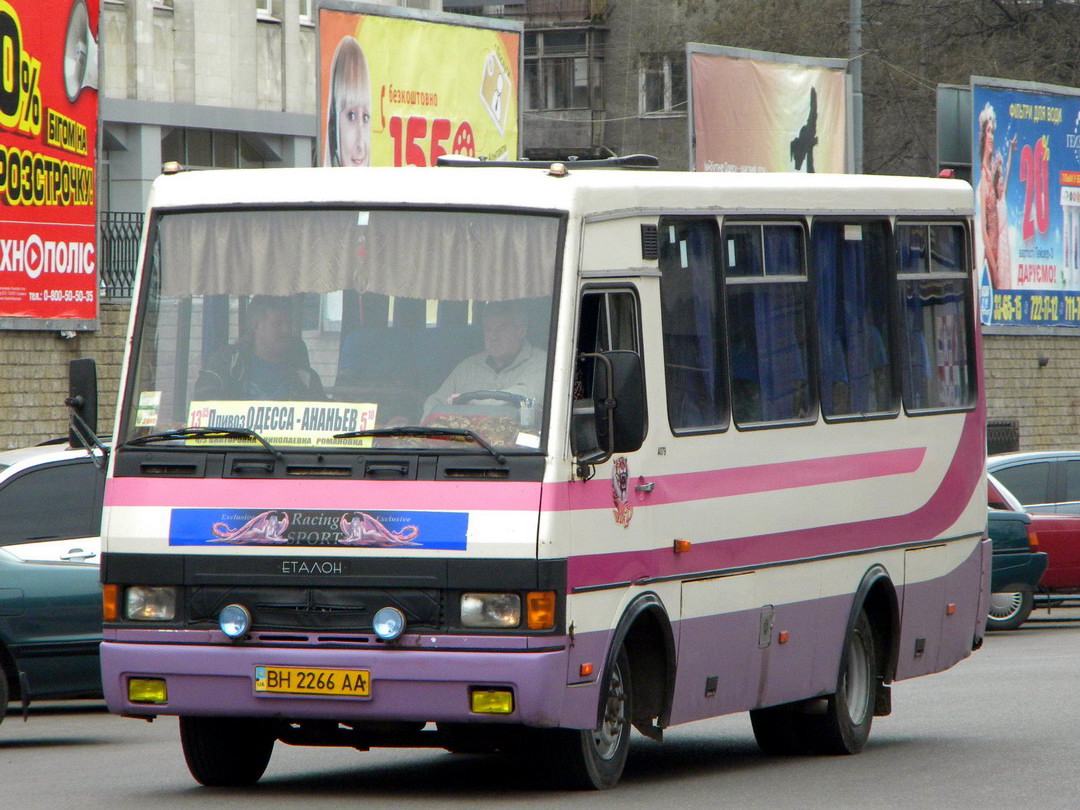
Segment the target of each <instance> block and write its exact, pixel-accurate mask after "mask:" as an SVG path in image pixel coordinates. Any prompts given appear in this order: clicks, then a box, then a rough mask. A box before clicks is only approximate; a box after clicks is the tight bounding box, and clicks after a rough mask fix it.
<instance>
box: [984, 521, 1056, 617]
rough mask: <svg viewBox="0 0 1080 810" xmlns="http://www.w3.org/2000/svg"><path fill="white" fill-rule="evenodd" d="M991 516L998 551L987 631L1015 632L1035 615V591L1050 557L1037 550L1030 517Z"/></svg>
mask: <svg viewBox="0 0 1080 810" xmlns="http://www.w3.org/2000/svg"><path fill="white" fill-rule="evenodd" d="M987 512H988V514H987V533H988V534H989V535H990V541H991V542H992V543H993V547H994V551H993V557H992V562H991V572H990V610H989V613H988V615H987V619H986V629H987V630H1015V629H1016V628H1017V627H1019V626H1020V625H1022V624H1023V623H1024V622H1025V621H1027V618H1028V616H1029V615H1030V614H1031V608H1032V604H1033V596H1034V593H1035V588H1036V587H1037V586H1038V584H1039V580H1040V579H1041V578H1042V575H1043V573H1044V572H1045V571H1046V564H1047V556H1046V554H1045V553H1043V552H1041V551H1036V550H1035V549H1036V548H1037V546H1036V544H1035V543H1034V542H1033V537H1032V534H1033V533H1032V532H1031V516H1030V515H1028V514H1026V513H1025V512H1020V511H1013V510H1004V509H989V510H987Z"/></svg>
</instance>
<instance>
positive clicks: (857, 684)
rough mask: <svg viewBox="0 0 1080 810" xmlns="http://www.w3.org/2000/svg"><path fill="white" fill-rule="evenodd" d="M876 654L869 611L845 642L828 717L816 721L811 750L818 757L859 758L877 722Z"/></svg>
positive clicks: (860, 619) (818, 718)
mask: <svg viewBox="0 0 1080 810" xmlns="http://www.w3.org/2000/svg"><path fill="white" fill-rule="evenodd" d="M876 686H877V654H876V652H875V647H874V630H873V628H872V627H871V626H870V619H869V618H868V617H867V615H866V611H859V616H858V618H857V619H856V620H855V624H854V625H852V627H851V630H850V631H849V632H848V636H847V638H846V639H845V640H844V652H843V655H842V656H841V658H840V675H839V677H838V678H837V681H836V692H835V693H834V694H832V695H830V696H829V699H828V703H827V705H826V707H825V714H824V715H821V716H820V717H814V718H813V719H814V721H815V725H816V726H817V733H816V734H815V735H814V736H813V739H812V740H811V743H810V746H811V749H812V750H813V751H814V752H815V753H818V754H857V753H859V752H860V751H862V750H863V747H864V746H865V745H866V741H867V739H868V738H869V737H870V726H871V724H872V723H873V722H874V690H875V688H876Z"/></svg>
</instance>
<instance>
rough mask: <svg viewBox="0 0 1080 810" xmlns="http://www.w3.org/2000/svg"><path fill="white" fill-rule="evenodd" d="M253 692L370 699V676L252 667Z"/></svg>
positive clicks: (354, 671) (350, 671)
mask: <svg viewBox="0 0 1080 810" xmlns="http://www.w3.org/2000/svg"><path fill="white" fill-rule="evenodd" d="M255 691H256V692H262V693H264V694H277V695H332V696H334V697H365V698H366V697H370V696H371V676H370V674H369V673H368V671H367V670H366V669H313V668H310V667H255Z"/></svg>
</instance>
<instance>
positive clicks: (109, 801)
mask: <svg viewBox="0 0 1080 810" xmlns="http://www.w3.org/2000/svg"><path fill="white" fill-rule="evenodd" d="M1032 617H1033V619H1034V621H1031V622H1029V623H1028V624H1027V625H1025V626H1024V627H1023V628H1021V629H1020V630H1016V631H1012V632H1006V633H997V634H992V635H990V636H989V637H988V639H987V643H986V644H985V646H984V647H983V649H982V650H981V651H980V652H978V653H976V654H975V655H973V656H972V657H971V658H970V659H968V660H966V661H963V662H961V663H960V664H959V665H957V666H956V667H954V668H953V669H952V670H950V671H949V672H945V673H941V674H938V675H931V676H928V677H925V678H919V679H916V680H913V681H905V682H901V683H899V684H897V685H896V686H895V687H894V690H893V714H892V716H891V717H887V718H877V719H876V720H875V723H874V730H873V733H872V734H871V737H870V743H869V744H868V746H867V749H866V750H865V751H864V752H863V753H862V754H861V755H859V756H855V757H835V758H818V757H796V758H780V759H774V758H768V757H765V756H763V755H762V754H760V753H759V752H758V749H757V747H756V746H755V744H754V738H753V734H752V733H751V730H750V722H749V719H748V718H747V716H746V715H745V714H744V715H736V716H733V717H726V718H721V719H719V720H714V721H705V722H700V723H693V724H690V725H687V726H681V727H678V728H674V729H670V730H669V731H668V732H667V735H666V739H665V741H664V743H663V744H661V745H657V744H656V743H653V742H651V741H649V740H646V739H644V738H641V737H635V740H634V744H633V747H632V749H631V754H630V762H629V765H628V768H627V773H626V775H625V776H624V778H623V782H622V784H621V785H620V786H619V787H618V788H616V789H615V790H613V791H608V792H605V793H599V794H576V793H567V792H558V791H553V790H552V789H550V788H549V787H548V786H547V780H546V778H545V774H543V773H542V772H537V771H536V770H535V769H533V768H531V767H530V763H528V762H522V761H514V760H506V759H503V758H498V757H483V756H473V755H453V754H449V753H446V752H444V751H428V750H421V751H397V750H377V751H373V752H368V753H359V752H356V751H351V750H342V749H313V748H293V747H289V746H285V745H282V744H280V743H279V744H278V745H277V747H276V748H275V752H274V756H273V759H272V760H271V761H270V767H269V769H268V770H267V773H266V775H265V776H264V777H263V779H262V781H261V782H260V783H259V784H258V785H257V786H256V787H254V788H251V789H244V790H209V789H207V788H202V787H199V786H198V785H196V784H195V783H194V782H193V781H192V779H191V777H190V776H189V775H188V773H187V769H186V766H185V765H184V761H183V755H182V754H181V751H180V744H179V741H178V735H177V723H176V720H175V718H161V719H159V720H157V721H156V722H154V723H146V722H144V721H139V720H128V719H122V718H118V717H113V716H111V715H109V714H107V713H105V712H104V710H103V706H102V704H100V703H97V702H80V703H76V704H60V703H54V704H42V705H41V706H40V707H38V708H37V709H36V710H34V711H32V713H31V716H30V719H29V721H28V722H26V723H23V722H22V719H21V717H19V716H18V715H16V714H11V715H9V716H8V717H7V719H6V720H5V722H4V723H3V724H0V806H2V807H11V808H20V810H36V808H48V809H49V810H58V809H60V808H75V807H78V808H97V807H108V808H110V810H128V809H129V808H130V809H131V810H135V808H138V810H152V809H153V808H177V807H196V806H199V807H202V806H208V805H211V804H212V806H214V807H226V808H227V807H241V806H243V807H246V808H252V807H254V808H258V810H269V808H289V809H290V810H301V808H303V809H304V810H308V809H309V808H313V807H319V808H345V807H348V808H357V807H379V808H382V807H397V806H406V805H407V806H416V805H422V806H424V807H432V808H435V807H438V808H443V807H462V808H464V807H468V808H488V807H505V806H509V805H510V804H511V803H513V804H514V805H515V806H522V805H532V806H540V805H543V806H544V807H545V808H549V807H575V808H576V807H579V806H581V804H582V803H583V802H587V803H588V805H589V807H590V808H593V807H620V808H624V810H625V809H628V808H638V807H640V808H649V810H655V808H656V807H657V806H663V805H664V804H666V803H675V805H676V806H677V807H679V808H680V809H681V808H696V807H702V808H704V807H709V808H715V807H729V808H770V810H771V809H772V808H830V810H832V809H833V808H859V809H860V810H869V808H900V807H904V808H938V807H957V808H964V807H978V806H981V807H1026V806H1037V807H1039V808H1040V810H1053V809H1054V808H1062V809H1063V810H1064V809H1065V808H1075V807H1077V806H1078V805H1080V798H1078V797H1077V780H1076V779H1075V774H1076V770H1077V764H1076V763H1078V762H1080V733H1078V729H1080V610H1073V611H1061V610H1055V611H1054V612H1053V614H1052V615H1048V614H1047V613H1046V612H1045V611H1036V612H1035V613H1033V614H1032Z"/></svg>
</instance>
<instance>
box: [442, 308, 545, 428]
mask: <svg viewBox="0 0 1080 810" xmlns="http://www.w3.org/2000/svg"><path fill="white" fill-rule="evenodd" d="M482 317H483V324H484V350H483V351H482V352H480V353H478V354H474V355H473V356H471V357H467V358H465V359H464V360H462V361H461V362H460V363H459V364H458V365H457V367H456V368H455V369H454V370H453V371H451V372H450V375H449V376H448V377H447V378H446V380H445V381H444V382H443V384H442V385H440V386H439V388H438V390H437V391H436V392H435V393H434V394H432V395H431V396H429V397H428V398H427V401H426V402H425V404H424V416H425V417H426V416H428V415H429V414H431V413H432V412H435V411H439V410H442V409H443V406H445V405H453V404H454V403H455V402H456V401H457V399H458V397H460V396H461V395H462V394H466V393H469V392H472V391H504V392H506V393H510V394H517V395H519V396H521V397H524V398H526V400H531V401H532V403H534V404H535V405H537V406H538V405H539V404H540V402H539V400H540V399H541V398H542V397H543V395H544V372H545V370H546V368H547V356H546V355H545V354H544V352H542V351H540V350H538V349H537V348H536V347H534V346H533V345H532V344H531V343H529V342H528V341H527V340H526V339H525V335H526V333H527V332H528V326H529V325H528V317H527V315H526V313H525V308H524V306H523V305H522V304H521V302H520V301H495V302H491V303H489V304H487V306H485V307H484V313H483V316H482Z"/></svg>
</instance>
